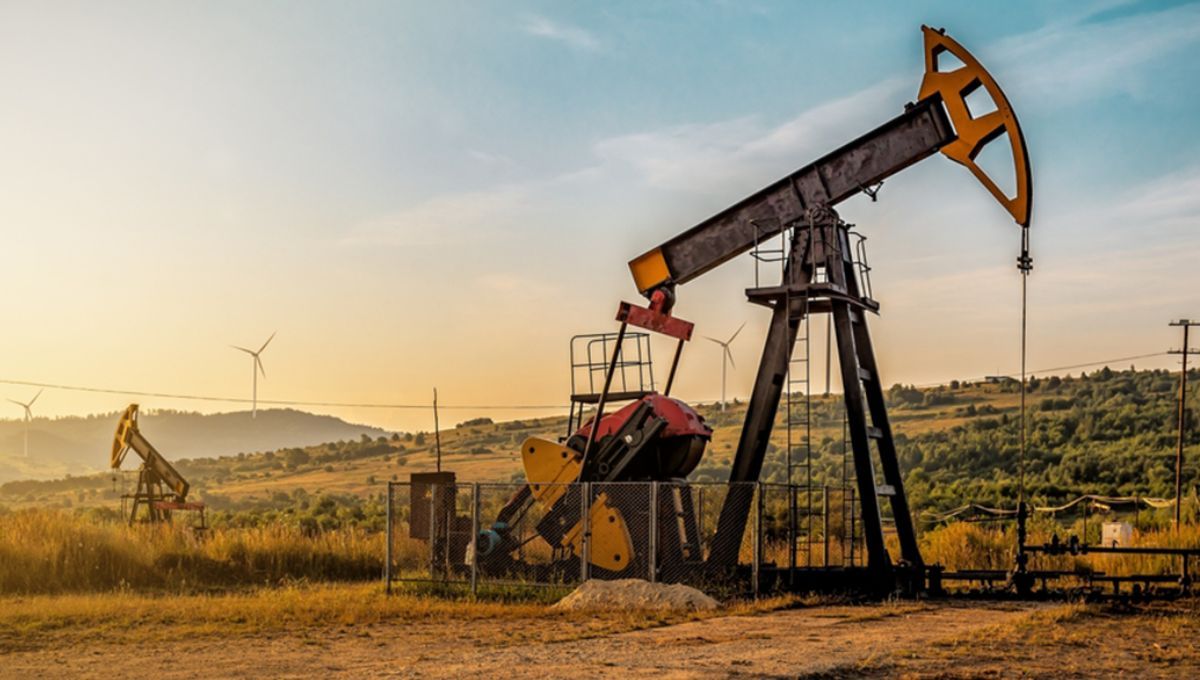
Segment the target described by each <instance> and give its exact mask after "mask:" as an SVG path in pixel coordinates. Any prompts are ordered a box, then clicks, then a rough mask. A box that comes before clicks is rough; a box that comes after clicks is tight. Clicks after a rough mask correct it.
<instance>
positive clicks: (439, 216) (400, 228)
mask: <svg viewBox="0 0 1200 680" xmlns="http://www.w3.org/2000/svg"><path fill="white" fill-rule="evenodd" d="M529 193H530V191H529V187H528V186H524V185H519V184H513V185H505V186H499V187H495V188H492V189H484V190H479V191H466V192H457V193H447V194H441V195H438V196H433V197H431V198H428V199H425V200H422V201H419V202H417V203H415V204H413V205H411V206H408V207H404V208H401V209H399V210H397V211H395V212H393V213H390V214H387V215H383V216H381V217H377V218H374V219H371V220H368V221H366V222H363V223H362V224H359V225H357V226H355V227H354V228H352V229H351V232H350V234H349V235H348V236H347V237H346V238H345V239H344V241H343V242H344V243H346V244H351V245H361V244H379V245H391V246H416V247H444V246H456V245H462V244H464V243H468V242H479V241H481V240H482V241H487V240H496V239H498V238H501V237H503V235H504V234H505V233H506V232H507V231H508V229H509V228H510V227H512V226H513V220H514V217H515V215H517V214H519V213H520V212H522V211H523V210H525V209H526V208H527V207H528V205H529V203H528V199H529Z"/></svg>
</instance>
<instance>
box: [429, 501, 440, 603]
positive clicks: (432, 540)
mask: <svg viewBox="0 0 1200 680" xmlns="http://www.w3.org/2000/svg"><path fill="white" fill-rule="evenodd" d="M437 492H438V485H437V484H430V485H429V580H430V581H437Z"/></svg>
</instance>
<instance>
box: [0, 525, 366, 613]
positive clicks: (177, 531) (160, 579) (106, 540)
mask: <svg viewBox="0 0 1200 680" xmlns="http://www.w3.org/2000/svg"><path fill="white" fill-rule="evenodd" d="M383 554H384V537H383V535H382V534H370V533H367V532H365V531H362V530H359V529H339V530H334V531H326V532H320V533H317V534H315V535H311V536H310V535H306V534H304V533H303V532H302V531H301V530H300V529H298V528H296V527H291V526H285V525H273V526H268V527H260V528H253V529H234V528H229V529H215V530H212V531H210V532H208V533H206V534H204V535H202V536H198V535H195V534H193V533H192V532H190V531H188V530H187V529H184V528H182V527H180V526H173V525H165V524H164V525H157V526H152V525H145V526H133V527H130V526H127V525H125V524H123V523H116V522H105V521H97V520H94V519H89V518H86V517H82V516H78V515H72V514H68V513H65V512H61V511H56V510H21V511H17V512H12V513H7V514H3V515H0V594H32V593H59V592H96V591H111V590H118V589H137V590H147V589H150V590H153V589H160V590H174V591H179V590H204V589H211V588H228V587H232V586H247V585H265V584H278V583H287V582H296V581H301V582H302V581H308V582H319V581H355V580H366V579H376V578H379V577H380V574H381V573H382V569H383Z"/></svg>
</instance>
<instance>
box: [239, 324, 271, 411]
mask: <svg viewBox="0 0 1200 680" xmlns="http://www.w3.org/2000/svg"><path fill="white" fill-rule="evenodd" d="M276 332H278V331H276ZM274 339H275V333H271V337H269V338H267V341H266V342H264V343H263V344H262V347H259V348H258V351H257V352H255V351H254V350H252V349H246V348H245V347H238V346H237V345H230V347H232V348H234V349H236V350H241V351H243V352H245V353H246V354H249V355H250V356H251V357H253V358H254V361H253V362H252V363H251V364H250V374H251V376H252V377H253V378H254V383H253V384H254V391H253V392H252V393H251V394H252V396H251V400H250V404H251V406H250V417H251V418H257V417H258V374H259V373H262V377H264V378H266V377H267V371H266V369H264V368H263V364H262V357H261V356H260V355H261V354H262V353H263V350H264V349H266V348H267V345H269V344H271V341H272V340H274Z"/></svg>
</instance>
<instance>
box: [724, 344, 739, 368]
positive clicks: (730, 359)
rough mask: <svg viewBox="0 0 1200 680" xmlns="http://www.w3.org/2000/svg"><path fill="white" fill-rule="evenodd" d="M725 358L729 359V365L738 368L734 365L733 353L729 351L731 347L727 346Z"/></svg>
mask: <svg viewBox="0 0 1200 680" xmlns="http://www.w3.org/2000/svg"><path fill="white" fill-rule="evenodd" d="M725 356H727V357H729V365H730V366H733V367H734V368H737V364H735V363H733V352H730V351H729V345H725Z"/></svg>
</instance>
